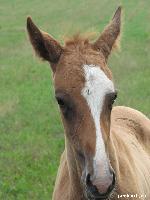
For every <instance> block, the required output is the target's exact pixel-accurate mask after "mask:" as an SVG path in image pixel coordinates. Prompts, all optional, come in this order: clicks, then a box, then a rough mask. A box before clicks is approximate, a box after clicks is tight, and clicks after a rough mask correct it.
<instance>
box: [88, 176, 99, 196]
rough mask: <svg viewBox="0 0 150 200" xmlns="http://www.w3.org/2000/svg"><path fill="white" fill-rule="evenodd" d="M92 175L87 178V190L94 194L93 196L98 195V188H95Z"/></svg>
mask: <svg viewBox="0 0 150 200" xmlns="http://www.w3.org/2000/svg"><path fill="white" fill-rule="evenodd" d="M90 177H91V176H90V174H88V175H87V176H86V186H87V189H88V190H89V191H90V192H91V193H92V194H95V195H96V194H98V190H97V188H96V186H94V185H93V184H92V182H91V180H90Z"/></svg>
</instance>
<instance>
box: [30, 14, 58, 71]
mask: <svg viewBox="0 0 150 200" xmlns="http://www.w3.org/2000/svg"><path fill="white" fill-rule="evenodd" d="M27 30H28V34H29V38H30V41H31V44H32V46H33V48H34V50H35V52H36V54H37V55H38V56H39V57H41V58H42V59H43V60H47V61H49V62H50V63H51V66H53V67H52V69H53V71H55V69H54V66H55V65H54V64H56V63H57V62H58V61H59V58H60V55H61V52H62V47H61V45H60V44H59V43H58V42H57V41H56V40H55V39H53V38H52V37H51V36H50V35H49V34H48V33H45V32H43V31H41V30H39V29H38V27H37V26H36V25H35V24H34V23H33V21H32V19H31V18H30V17H28V18H27Z"/></svg>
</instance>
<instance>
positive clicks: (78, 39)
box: [64, 32, 121, 51]
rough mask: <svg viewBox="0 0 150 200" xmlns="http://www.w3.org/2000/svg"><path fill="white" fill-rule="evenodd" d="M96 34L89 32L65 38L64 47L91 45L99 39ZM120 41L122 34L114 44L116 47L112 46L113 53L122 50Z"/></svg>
mask: <svg viewBox="0 0 150 200" xmlns="http://www.w3.org/2000/svg"><path fill="white" fill-rule="evenodd" d="M96 36H97V33H96V32H87V33H80V32H78V33H75V34H73V35H71V36H64V45H65V47H68V46H75V47H76V46H86V45H89V44H90V43H92V42H94V41H95V39H96V38H97V37H96ZM120 39H121V34H119V36H118V38H117V39H116V41H115V42H114V45H113V46H112V51H114V50H120Z"/></svg>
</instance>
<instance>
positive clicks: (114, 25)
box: [93, 7, 122, 60]
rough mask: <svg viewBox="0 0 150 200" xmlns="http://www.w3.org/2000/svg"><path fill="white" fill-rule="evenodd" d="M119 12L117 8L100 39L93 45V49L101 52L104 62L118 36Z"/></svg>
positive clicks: (119, 25) (119, 9)
mask: <svg viewBox="0 0 150 200" xmlns="http://www.w3.org/2000/svg"><path fill="white" fill-rule="evenodd" d="M121 10H122V9H121V7H118V9H117V10H116V12H115V14H114V16H113V18H112V20H111V21H110V23H109V24H108V26H106V28H105V29H104V31H103V32H102V34H101V35H100V37H99V38H98V39H97V40H96V42H95V43H94V44H93V45H94V49H96V50H100V51H102V53H103V54H104V56H105V59H106V60H107V58H108V56H109V54H110V52H111V50H112V47H113V45H114V44H115V43H116V41H117V38H118V37H119V35H120V29H121Z"/></svg>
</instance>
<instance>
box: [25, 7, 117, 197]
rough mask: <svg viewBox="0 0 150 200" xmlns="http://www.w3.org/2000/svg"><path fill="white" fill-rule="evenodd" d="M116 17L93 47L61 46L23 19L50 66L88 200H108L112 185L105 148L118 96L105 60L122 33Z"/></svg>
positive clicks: (77, 40)
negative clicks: (89, 199)
mask: <svg viewBox="0 0 150 200" xmlns="http://www.w3.org/2000/svg"><path fill="white" fill-rule="evenodd" d="M120 18H121V8H120V7H119V8H118V9H117V11H116V13H115V15H114V17H113V18H112V20H111V22H110V23H109V25H108V26H107V27H106V28H105V29H104V31H103V32H102V34H101V35H100V37H99V38H98V39H97V40H96V41H95V42H94V43H90V42H89V40H88V39H84V38H81V37H80V36H79V35H77V36H75V37H74V38H73V39H72V40H70V41H68V42H66V44H65V46H63V47H62V46H61V45H60V44H59V43H58V42H57V41H56V40H54V39H53V38H52V37H51V36H50V35H49V34H47V33H45V32H43V31H41V30H39V29H38V28H37V27H36V26H35V24H34V23H33V22H32V20H31V18H28V19H27V29H28V33H29V37H30V41H31V43H32V45H33V47H34V49H35V51H36V53H37V54H38V55H39V56H40V57H41V58H43V59H44V60H47V61H48V62H49V63H50V65H51V68H52V71H53V77H54V86H55V96H56V100H57V102H58V104H59V106H60V110H61V115H62V121H63V124H64V128H65V133H66V138H67V144H68V145H69V147H70V148H71V149H73V151H72V152H74V156H75V159H77V161H78V165H79V168H80V171H81V173H82V176H81V180H82V183H83V185H84V186H85V190H86V194H87V196H88V197H89V198H92V199H103V198H107V197H108V196H109V194H110V193H111V191H112V190H113V188H114V185H115V173H114V171H113V169H112V167H111V164H110V162H109V158H108V152H107V149H106V143H107V139H108V137H109V132H110V114H111V109H112V104H113V102H114V100H115V98H116V91H115V88H114V84H113V82H112V76H111V72H110V70H109V69H108V66H107V59H108V56H109V54H110V52H111V50H112V48H113V46H114V45H115V43H116V41H117V38H118V36H119V34H120V25H121V19H120Z"/></svg>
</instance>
